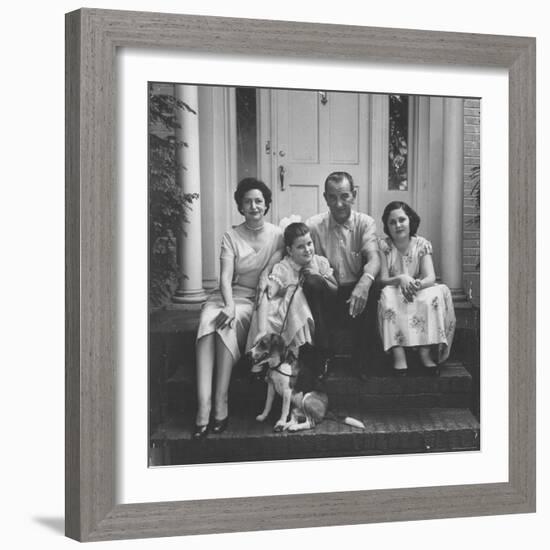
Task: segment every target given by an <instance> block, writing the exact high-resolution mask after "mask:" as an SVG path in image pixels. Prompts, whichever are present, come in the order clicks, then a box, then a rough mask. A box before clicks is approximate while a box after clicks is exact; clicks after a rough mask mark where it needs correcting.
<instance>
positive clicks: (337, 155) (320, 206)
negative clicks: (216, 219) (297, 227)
mask: <svg viewBox="0 0 550 550" xmlns="http://www.w3.org/2000/svg"><path fill="white" fill-rule="evenodd" d="M270 107H271V116H270V121H271V132H270V137H271V139H270V140H269V141H270V142H269V143H266V147H264V148H263V149H264V150H263V151H262V153H263V154H264V155H269V156H270V162H269V163H268V164H269V170H270V174H269V176H270V177H269V178H268V179H269V180H270V181H271V187H272V189H273V195H274V196H273V199H274V201H273V221H275V222H278V221H279V220H280V219H282V218H283V217H286V216H290V215H291V214H296V215H299V216H301V217H302V219H306V218H308V217H309V216H311V215H313V214H317V213H319V212H323V211H325V210H326V205H325V201H324V199H323V184H324V181H325V178H326V177H327V175H328V174H329V173H331V172H334V171H346V172H349V173H350V174H351V175H352V177H353V178H354V181H355V183H356V185H357V187H358V204H357V207H358V208H359V209H364V208H365V207H366V205H367V166H368V156H369V147H368V140H367V133H368V96H367V95H365V94H356V93H341V92H330V91H327V92H325V91H300V90H272V91H271V105H270ZM264 158H265V157H264Z"/></svg>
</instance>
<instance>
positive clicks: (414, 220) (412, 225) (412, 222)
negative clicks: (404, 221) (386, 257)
mask: <svg viewBox="0 0 550 550" xmlns="http://www.w3.org/2000/svg"><path fill="white" fill-rule="evenodd" d="M400 208H401V209H402V210H403V212H405V214H407V216H408V218H409V231H410V235H411V237H414V236H415V235H416V232H417V231H418V226H419V225H420V216H419V215H418V214H417V213H416V212H415V211H414V210H413V209H412V208H411V207H410V206H409V205H408V204H407V203H406V202H402V201H393V202H390V204H388V205H387V206H386V208H384V213H383V214H382V223H383V224H384V233H385V234H386V235H388V236H389V235H390V230H389V228H388V218H389V217H390V214H391V213H392V212H393V211H394V210H399V209H400Z"/></svg>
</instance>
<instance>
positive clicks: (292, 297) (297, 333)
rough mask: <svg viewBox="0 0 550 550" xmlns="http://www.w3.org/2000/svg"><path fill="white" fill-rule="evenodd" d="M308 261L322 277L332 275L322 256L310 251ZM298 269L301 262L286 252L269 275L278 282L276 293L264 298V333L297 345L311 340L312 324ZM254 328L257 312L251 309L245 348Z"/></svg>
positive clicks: (253, 332)
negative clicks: (265, 303)
mask: <svg viewBox="0 0 550 550" xmlns="http://www.w3.org/2000/svg"><path fill="white" fill-rule="evenodd" d="M311 262H312V265H313V266H315V267H316V268H317V270H318V271H319V274H320V275H321V276H322V277H331V276H332V274H333V271H332V268H331V267H330V264H329V262H328V260H327V259H326V258H324V257H323V256H317V255H314V256H313V258H312V260H311ZM301 269H302V266H300V265H298V264H297V263H296V262H294V261H293V260H292V259H291V258H290V257H289V256H286V257H285V258H283V259H282V260H281V261H280V262H279V263H277V264H275V265H274V266H273V269H272V270H271V274H270V275H269V278H270V279H271V280H273V281H275V282H277V283H278V285H279V289H278V292H277V295H276V296H273V297H272V298H271V300H268V306H267V323H266V331H267V334H272V333H276V334H281V336H282V337H283V340H284V341H285V344H286V345H287V346H289V345H291V344H292V346H296V347H300V346H301V345H303V344H305V343H306V342H309V343H313V335H314V332H315V324H314V321H313V316H312V314H311V310H310V308H309V305H308V303H307V300H306V297H305V294H304V291H303V288H302V287H301V286H300V272H301ZM289 307H290V309H289ZM281 331H282V332H281ZM258 332H259V330H258V316H257V315H256V313H255V314H254V316H253V318H252V322H251V325H250V331H249V333H248V339H247V342H246V349H247V350H248V349H250V348H251V347H252V346H253V345H254V341H255V339H256V337H257V335H258Z"/></svg>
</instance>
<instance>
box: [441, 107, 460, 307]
mask: <svg viewBox="0 0 550 550" xmlns="http://www.w3.org/2000/svg"><path fill="white" fill-rule="evenodd" d="M442 191H443V192H442V203H443V204H442V208H441V279H442V280H443V282H444V283H445V284H446V285H447V286H448V287H449V289H450V290H451V293H452V295H453V300H455V301H463V300H466V295H465V294H464V290H463V286H462V223H463V202H464V197H463V195H464V100H463V99H457V98H445V99H444V100H443V188H442Z"/></svg>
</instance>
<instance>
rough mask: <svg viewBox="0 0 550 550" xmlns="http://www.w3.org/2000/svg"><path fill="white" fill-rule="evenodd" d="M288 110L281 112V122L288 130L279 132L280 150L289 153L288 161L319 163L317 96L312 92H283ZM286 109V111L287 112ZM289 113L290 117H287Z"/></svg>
mask: <svg viewBox="0 0 550 550" xmlns="http://www.w3.org/2000/svg"><path fill="white" fill-rule="evenodd" d="M283 93H284V94H285V95H286V96H287V97H286V98H285V99H284V101H285V103H286V104H287V105H288V110H287V109H283V110H282V111H281V112H280V115H281V117H282V118H281V122H282V125H283V127H284V128H288V132H285V133H284V135H283V133H281V134H279V136H280V140H279V150H281V151H284V152H285V154H286V155H287V157H288V158H287V159H286V162H292V163H300V162H304V163H307V164H318V163H319V112H318V110H317V102H316V99H317V98H316V97H315V96H314V95H313V94H311V93H310V92H283ZM285 111H286V112H285ZM287 113H288V115H289V116H288V118H287Z"/></svg>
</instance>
